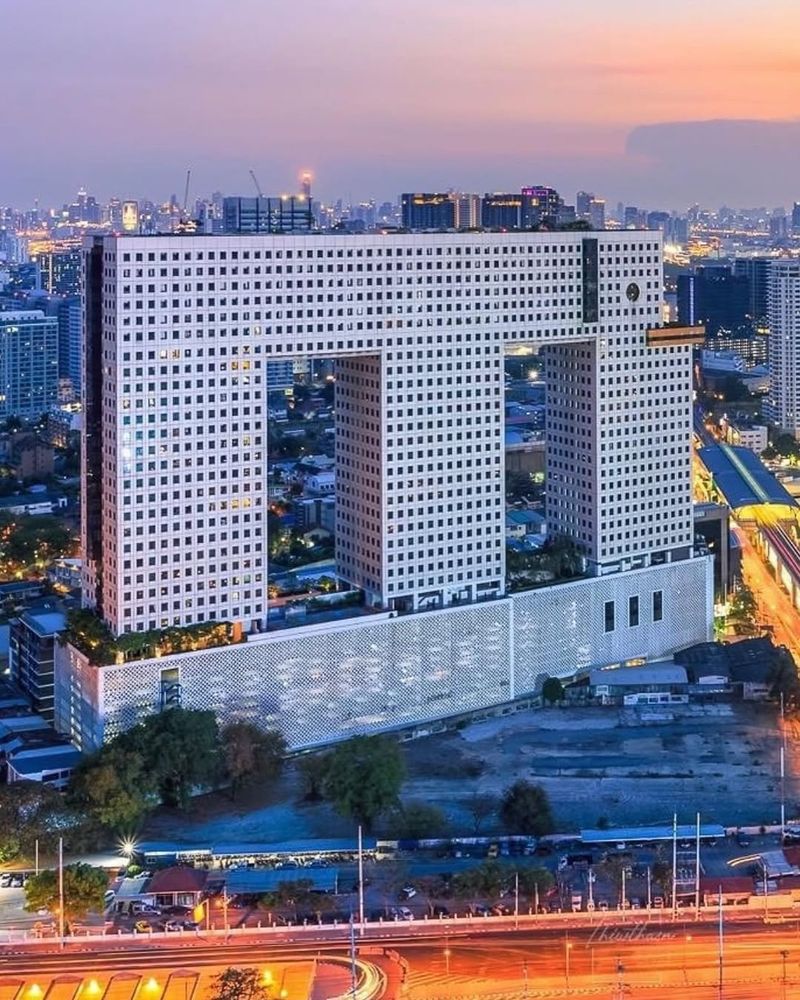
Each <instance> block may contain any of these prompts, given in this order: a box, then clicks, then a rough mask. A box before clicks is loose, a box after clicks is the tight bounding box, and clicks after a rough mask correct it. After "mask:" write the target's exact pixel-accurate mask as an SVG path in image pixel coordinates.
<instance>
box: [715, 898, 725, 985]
mask: <svg viewBox="0 0 800 1000" xmlns="http://www.w3.org/2000/svg"><path fill="white" fill-rule="evenodd" d="M718 891H719V991H718V994H717V996H718V998H719V1000H722V982H723V955H724V951H723V922H722V921H723V916H722V886H721V885H720V887H719V890H718Z"/></svg>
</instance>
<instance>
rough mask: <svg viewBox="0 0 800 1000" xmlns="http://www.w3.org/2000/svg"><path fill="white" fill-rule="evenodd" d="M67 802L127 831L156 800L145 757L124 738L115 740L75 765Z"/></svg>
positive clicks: (152, 778) (102, 822) (154, 786)
mask: <svg viewBox="0 0 800 1000" xmlns="http://www.w3.org/2000/svg"><path fill="white" fill-rule="evenodd" d="M67 802H68V803H69V804H70V805H72V806H74V807H75V808H76V809H80V810H81V811H82V812H84V813H85V814H86V815H88V816H90V817H91V818H92V819H93V820H95V821H96V822H97V823H99V824H100V825H101V826H104V827H108V828H110V829H113V830H117V831H120V832H130V831H133V830H135V829H136V827H137V826H138V825H139V823H140V822H141V820H142V819H143V818H144V816H145V815H146V813H147V812H148V811H149V810H150V809H151V808H152V807H153V806H154V805H156V804H157V803H158V788H157V785H156V779H155V775H154V774H153V772H152V771H151V770H150V767H149V765H148V761H147V760H145V758H144V757H143V756H142V755H141V754H140V753H138V752H137V751H136V750H134V749H132V748H129V747H127V746H126V745H125V742H124V741H115V742H113V743H110V744H109V745H108V746H106V747H103V748H101V749H100V750H98V751H97V752H95V753H93V754H92V755H91V756H89V757H86V758H84V760H82V761H81V763H80V764H79V765H78V767H76V768H75V770H74V771H73V773H72V776H71V778H70V782H69V787H68V789H67Z"/></svg>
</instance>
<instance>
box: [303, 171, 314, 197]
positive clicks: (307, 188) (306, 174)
mask: <svg viewBox="0 0 800 1000" xmlns="http://www.w3.org/2000/svg"><path fill="white" fill-rule="evenodd" d="M311 180H312V178H311V171H310V170H304V171H303V172H302V174H300V194H302V196H303V197H304V198H306V199H307V200H308V201H311Z"/></svg>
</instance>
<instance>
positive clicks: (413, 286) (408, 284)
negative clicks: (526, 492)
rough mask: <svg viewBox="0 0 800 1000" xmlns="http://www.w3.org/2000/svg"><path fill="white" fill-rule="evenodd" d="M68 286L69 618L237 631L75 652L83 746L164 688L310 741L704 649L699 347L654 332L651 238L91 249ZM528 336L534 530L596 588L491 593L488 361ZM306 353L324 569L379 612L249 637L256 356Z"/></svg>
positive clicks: (262, 520) (494, 558)
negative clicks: (321, 372) (122, 655)
mask: <svg viewBox="0 0 800 1000" xmlns="http://www.w3.org/2000/svg"><path fill="white" fill-rule="evenodd" d="M86 295H87V323H86V328H87V351H86V358H87V361H86V379H85V386H86V400H85V421H84V434H85V442H84V444H85V447H84V461H85V468H84V483H85V496H84V503H83V513H84V525H83V528H84V547H85V548H84V551H85V601H86V603H87V604H88V605H91V606H94V607H95V608H96V609H97V611H98V612H99V614H100V615H102V617H103V618H104V619H105V620H106V621H107V623H108V624H109V625H110V627H111V628H112V630H113V631H114V632H115V633H117V634H120V633H124V632H129V631H144V630H150V629H154V628H156V629H158V628H164V627H167V626H170V627H171V626H186V625H191V624H194V623H199V622H206V621H233V622H239V623H241V625H242V628H243V631H244V633H245V634H250V635H251V638H250V641H248V642H247V643H246V644H245V645H244V648H239V647H234V648H233V649H231V650H224V651H219V652H218V651H216V650H209V651H207V652H204V653H202V654H200V653H198V654H196V655H195V654H186V656H189V657H190V659H191V657H194V658H195V659H196V660H197V663H196V665H195V663H194V660H191V662H190V660H187V659H181V657H173V658H172V660H174V661H175V662H174V663H172V662H171V660H170V658H169V657H164V658H163V659H160V660H153V661H149V662H150V665H149V666H145V665H144V664H143V663H142V662H141V661H140V662H139V663H136V662H133V663H128V664H123V665H119V666H113V667H104V668H102V670H97V671H96V672H93V671H92V668H91V667H90V664H89V663H88V661H87V660H86V657H85V656H83V655H82V654H79V653H78V652H77V651H76V650H72V649H71V647H70V648H68V650H67V652H66V653H65V654H64V656H65V657H67V658H68V660H69V663H68V665H65V666H64V668H63V670H62V674H61V678H62V679H61V681H60V689H61V696H60V703H61V706H62V708H61V711H60V716H59V717H60V718H61V720H62V721H61V725H62V728H65V729H67V730H69V731H72V732H73V733H74V734H75V735H76V738H77V739H80V740H81V741H82V742H83V743H84V744H86V745H90V744H92V743H96V742H97V740H98V739H102V738H104V737H103V734H107V732H108V727H109V726H111V727H112V729H113V728H114V727H117V728H119V727H120V726H123V725H127V724H130V723H131V722H132V721H135V718H136V717H137V713H138V714H141V713H142V712H144V713H145V714H146V713H147V711H150V710H158V707H159V705H160V704H162V702H160V701H159V699H160V698H162V695H159V693H158V692H159V691H163V689H164V685H165V684H166V685H167V687H168V688H169V690H170V691H174V690H178V689H180V690H181V691H182V697H183V698H184V699H185V703H186V704H191V705H195V706H200V705H205V704H210V705H213V707H214V708H215V710H217V711H218V712H220V713H221V714H223V715H227V716H231V717H241V716H242V715H244V716H246V717H253V718H257V719H263V720H264V723H265V724H270V723H271V724H277V725H282V726H284V727H285V729H286V731H287V734H288V736H289V739H290V742H291V743H292V744H293V745H308V744H309V743H311V742H314V741H315V740H322V739H323V738H326V739H327V738H331V737H335V736H336V735H342V734H344V732H345V731H361V730H363V729H369V728H376V727H377V728H380V726H381V725H395V724H398V723H399V721H401V719H402V720H405V721H408V720H409V719H412V720H419V719H424V718H432V717H435V716H436V715H443V714H448V713H452V712H455V711H462V710H465V708H467V707H469V706H473V707H478V706H480V705H485V704H491V703H492V702H496V701H498V700H503V699H504V698H507V697H513V696H514V694H515V692H517V693H518V692H520V691H526V690H532V689H533V687H534V685H535V678H536V677H537V676H538V675H539V673H541V672H542V671H554V672H556V673H557V674H561V675H562V676H563V675H564V674H565V672H566V673H568V672H569V671H570V670H572V671H574V669H575V668H576V666H578V665H589V664H591V663H594V662H617V661H619V660H623V659H626V658H628V657H631V656H652V655H665V654H666V653H667V652H669V651H670V650H671V649H674V648H678V647H680V646H681V645H687V644H689V643H690V642H693V641H700V640H704V639H706V638H708V636H709V623H710V620H711V618H710V615H711V582H710V581H711V575H710V568H709V565H708V560H707V559H698V558H696V557H695V554H694V552H693V527H692V500H691V476H690V471H691V345H692V343H693V342H694V341H695V340H696V338H697V331H696V330H695V331H692V330H684V329H672V328H663V326H662V324H661V299H662V262H661V234H659V233H653V232H633V231H625V232H606V233H591V234H588V233H582V232H563V233H525V232H522V233H474V234H473V233H471V234H466V233H464V234H455V233H448V234H444V233H441V234H440V233H435V234H428V233H419V234H408V235H406V234H404V235H391V236H387V235H380V234H370V235H366V236H345V235H320V236H311V235H308V236H301V235H294V236H292V235H288V236H269V235H240V236H218V237H209V236H184V237H165V238H162V237H149V238H145V237H127V236H121V237H97V238H95V239H94V240H93V241H92V242H91V243H90V245H89V246H88V248H87V281H86ZM525 343H528V344H535V345H537V346H538V347H539V348H541V349H542V350H543V351H544V353H545V357H546V364H547V386H548V416H547V468H548V473H547V489H548V495H547V506H548V509H547V520H548V524H549V525H550V526H551V527H552V530H553V531H555V532H556V533H558V534H560V535H563V536H566V537H567V538H569V539H572V540H573V541H574V542H575V543H576V544H577V545H578V546H579V548H580V549H581V550H582V552H583V553H584V555H585V558H586V564H587V567H588V569H589V572H590V574H591V575H592V576H594V579H593V580H592V579H589V580H585V581H580V584H579V585H572V584H568V585H563V586H561V587H559V586H555V587H552V588H546V589H545V590H537V591H532V592H530V593H517V594H514V595H513V596H512V597H507V596H506V593H505V591H506V583H505V531H504V522H505V496H504V429H503V405H504V371H503V356H504V352H505V350H506V349H507V347H508V346H509V345H512V344H518V345H519V344H525ZM313 356H317V357H335V358H336V365H337V368H336V371H337V382H336V417H337V433H336V465H337V469H336V484H337V486H336V547H337V548H336V551H337V562H338V569H339V572H340V574H341V575H342V576H343V577H345V578H346V579H348V580H350V581H351V582H352V583H353V584H355V585H356V586H358V587H360V588H362V589H363V591H364V593H365V598H366V603H367V604H368V606H369V607H370V608H371V609H372V610H373V614H372V615H370V616H367V617H366V619H364V618H362V619H361V620H360V621H354V622H353V623H352V624H350V625H347V626H343V625H341V624H340V623H328V624H327V625H322V624H317V625H309V626H307V627H303V628H297V629H290V630H288V631H284V632H282V633H276V634H275V635H272V633H271V632H270V630H267V632H266V634H265V633H264V631H263V630H264V628H265V625H266V591H267V586H266V585H267V538H266V524H267V518H266V502H267V492H266V486H265V481H264V478H265V477H264V468H265V459H266V455H265V451H266V441H267V433H266V430H267V428H266V422H267V401H266V392H267V384H266V366H267V363H268V362H271V361H286V360H294V359H298V358H301V359H302V358H307V357H313ZM665 595H666V596H665ZM397 615H399V617H395V616H397ZM337 644H341V645H337ZM336 650H339V652H336ZM198 658H199V659H198ZM540 658H543V659H542V662H541V663H540V662H539V659H540ZM168 661H170V662H168ZM545 661H546V662H545ZM195 666H196V671H195ZM343 670H344V671H345V674H341V671H343ZM345 675H346V676H345ZM273 682H274V683H273ZM176 685H177V687H176ZM275 685H277V687H275ZM273 688H274V690H273ZM431 688H432V689H435V690H429V689H431ZM89 690H93V691H94V693H93V694H91V695H87V691H89ZM147 692H149V693H147ZM128 699H132V700H128ZM209 699H210V701H209ZM237 699H239V700H237ZM242 699H244V700H242ZM58 700H59V698H57V701H58ZM281 704H282V705H283V707H282V708H280V707H279V706H280V705H281ZM87 706H94V707H92V708H91V711H90V709H89V708H88V707H87ZM98 706H99V707H98ZM103 706H106V707H103ZM237 706H238V707H237ZM243 706H244V707H243ZM315 706H318V707H315ZM87 712H89V714H90V716H91V717H90V718H87V716H86V713H87ZM298 713H299V714H298ZM112 718H113V720H114V721H113V723H112V722H109V719H112ZM76 719H77V721H76Z"/></svg>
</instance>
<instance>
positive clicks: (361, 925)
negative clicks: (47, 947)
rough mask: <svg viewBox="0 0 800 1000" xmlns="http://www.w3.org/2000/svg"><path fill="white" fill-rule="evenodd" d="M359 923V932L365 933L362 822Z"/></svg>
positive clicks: (359, 833)
mask: <svg viewBox="0 0 800 1000" xmlns="http://www.w3.org/2000/svg"><path fill="white" fill-rule="evenodd" d="M358 925H359V934H361V935H362V936H363V934H364V838H363V834H362V829H361V824H360V823H359V824H358Z"/></svg>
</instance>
